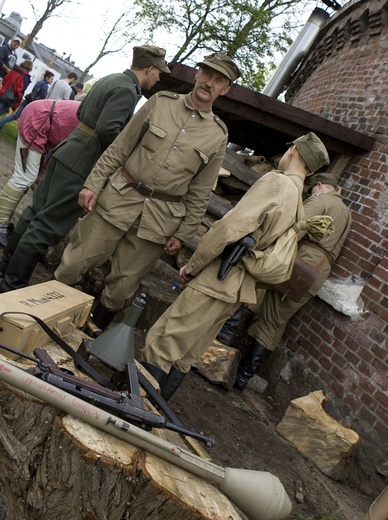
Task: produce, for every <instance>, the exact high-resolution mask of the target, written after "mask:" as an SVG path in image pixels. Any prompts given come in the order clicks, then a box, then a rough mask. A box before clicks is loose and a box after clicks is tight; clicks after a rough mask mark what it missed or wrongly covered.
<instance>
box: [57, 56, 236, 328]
mask: <svg viewBox="0 0 388 520" xmlns="http://www.w3.org/2000/svg"><path fill="white" fill-rule="evenodd" d="M198 65H199V70H198V71H197V74H196V83H195V86H194V89H193V91H192V92H191V93H190V94H186V95H178V94H175V93H172V92H159V93H158V94H155V95H154V96H152V97H151V98H150V100H149V101H148V102H147V103H146V104H145V105H143V106H142V107H141V108H140V110H139V111H138V112H137V113H136V114H135V116H134V117H133V118H132V119H131V121H130V123H129V124H128V125H127V126H126V127H125V128H124V130H123V131H122V132H121V134H120V135H119V136H118V137H117V139H116V140H115V141H114V142H113V143H112V145H111V146H110V147H109V148H108V149H107V150H106V151H105V153H104V154H103V155H102V156H101V158H100V159H99V161H98V162H97V163H96V166H95V167H94V168H93V170H92V172H91V173H90V175H89V177H88V178H87V179H86V182H85V184H84V189H83V190H82V191H81V192H80V196H79V204H80V206H82V207H83V208H84V209H85V210H89V211H90V210H92V209H93V211H91V212H90V213H89V214H88V215H86V217H84V218H83V219H82V220H81V221H80V222H79V223H78V224H77V226H76V227H75V229H74V232H73V234H72V237H71V241H70V243H69V245H68V247H67V248H66V250H65V252H64V255H63V258H62V262H61V264H60V266H59V267H58V269H57V271H56V272H55V277H56V279H57V280H59V281H61V282H64V283H66V284H69V285H74V284H76V283H77V282H78V281H79V280H80V279H81V277H82V275H83V274H84V273H85V272H86V271H87V270H88V269H90V268H92V267H96V266H99V265H102V264H103V263H104V262H105V261H106V260H107V259H109V258H111V272H110V274H109V275H108V276H107V278H106V280H105V288H104V291H103V292H102V295H101V300H100V302H99V303H98V305H97V307H96V308H95V309H94V311H93V321H94V322H95V323H96V324H97V325H98V326H99V327H101V328H102V329H104V328H105V327H106V326H107V325H108V324H109V323H110V321H111V320H112V319H113V317H114V316H115V314H116V312H117V311H118V310H120V309H121V308H122V306H123V305H124V303H125V301H126V300H127V299H129V298H131V297H132V296H133V295H134V293H135V291H136V289H137V286H138V284H139V282H140V280H141V279H142V278H143V277H144V276H146V275H147V274H148V273H149V272H150V271H151V270H152V268H153V267H154V265H155V263H156V262H157V260H158V258H159V256H160V254H161V252H162V251H163V250H164V251H165V252H166V253H167V254H170V255H174V254H176V253H177V252H178V251H179V250H180V249H181V247H182V244H183V242H184V241H186V242H190V240H191V239H192V238H193V236H194V235H195V232H196V230H197V228H198V226H199V224H200V222H201V218H202V216H203V214H204V213H205V210H206V206H207V202H208V199H209V196H210V192H211V189H212V187H213V185H214V182H215V180H216V178H217V175H218V172H219V169H220V167H221V164H222V161H223V158H224V153H225V148H226V145H227V142H228V133H227V128H226V126H225V124H224V123H223V122H222V121H221V120H220V119H219V118H218V117H217V116H215V115H214V114H213V112H212V104H213V102H214V101H215V100H216V99H217V97H218V96H223V95H225V94H226V93H227V92H228V91H229V89H230V86H231V83H232V82H233V81H234V80H236V79H237V78H238V77H239V76H240V75H241V73H240V71H239V69H238V67H237V65H236V64H235V63H234V62H233V61H232V60H231V59H230V58H229V57H228V56H226V55H225V54H223V53H216V54H212V55H210V56H207V57H206V58H205V59H204V61H203V62H201V63H198ZM108 179H109V180H108Z"/></svg>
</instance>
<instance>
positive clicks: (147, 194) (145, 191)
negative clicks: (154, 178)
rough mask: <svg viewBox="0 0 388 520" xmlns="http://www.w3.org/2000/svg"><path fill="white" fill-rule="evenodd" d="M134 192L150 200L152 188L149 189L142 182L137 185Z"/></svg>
mask: <svg viewBox="0 0 388 520" xmlns="http://www.w3.org/2000/svg"><path fill="white" fill-rule="evenodd" d="M136 190H137V191H139V193H141V192H143V193H142V195H143V194H144V196H145V197H149V198H151V197H152V195H153V193H154V189H153V188H150V187H149V186H147V185H146V184H143V183H142V182H138V183H137V186H136Z"/></svg>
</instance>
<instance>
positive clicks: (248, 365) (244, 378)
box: [234, 338, 269, 390]
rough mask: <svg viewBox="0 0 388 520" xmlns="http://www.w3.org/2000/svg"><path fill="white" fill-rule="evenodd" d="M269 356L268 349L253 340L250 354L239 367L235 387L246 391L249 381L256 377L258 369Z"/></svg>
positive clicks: (249, 350)
mask: <svg viewBox="0 0 388 520" xmlns="http://www.w3.org/2000/svg"><path fill="white" fill-rule="evenodd" d="M268 354H269V350H268V349H266V348H265V347H263V345H260V343H259V342H258V341H257V340H256V339H255V338H251V344H250V346H249V349H248V352H247V353H246V355H245V357H244V359H243V360H242V361H241V362H240V364H239V366H238V369H237V377H236V382H235V383H234V387H235V388H237V389H238V390H244V388H245V387H246V385H247V383H248V381H249V380H250V379H251V378H252V377H253V376H254V375H255V373H256V370H257V367H258V366H259V365H260V363H262V362H263V361H264V360H265V359H266V358H267V356H268Z"/></svg>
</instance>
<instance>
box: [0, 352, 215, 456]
mask: <svg viewBox="0 0 388 520" xmlns="http://www.w3.org/2000/svg"><path fill="white" fill-rule="evenodd" d="M0 348H2V349H4V350H8V351H9V352H12V353H13V354H17V355H18V356H21V357H24V358H26V359H29V360H30V361H33V362H34V363H36V365H37V366H36V367H32V368H29V369H27V370H26V372H28V373H30V374H32V375H33V376H35V377H37V378H39V379H41V380H43V381H46V383H49V384H51V385H52V386H55V387H56V388H59V389H61V390H63V391H65V392H67V393H69V394H71V395H73V396H75V397H77V398H78V399H81V400H82V401H86V402H87V403H89V404H91V405H93V406H96V407H97V408H101V409H102V410H105V411H106V412H109V413H112V414H115V415H116V416H117V417H120V418H121V419H124V420H126V421H128V422H132V423H136V424H137V425H138V426H139V427H140V428H142V429H145V430H150V429H152V428H166V429H168V430H172V431H174V432H177V433H179V434H181V435H186V436H189V437H193V438H194V439H197V440H200V441H201V442H203V443H205V445H206V446H212V445H213V444H214V439H212V438H211V437H207V436H205V435H202V434H201V433H199V432H196V431H193V430H190V429H188V428H186V427H185V426H184V425H183V423H182V422H181V421H180V419H179V418H178V417H177V416H176V414H175V412H173V410H172V409H169V406H168V405H167V403H166V402H165V401H164V399H163V398H162V397H161V396H160V394H159V393H158V392H157V391H156V390H155V389H154V387H153V386H152V385H151V383H149V384H148V385H147V384H146V383H145V381H144V380H146V378H145V377H144V376H141V377H140V379H141V381H142V382H143V383H144V384H145V386H146V387H147V388H146V391H147V393H149V394H152V398H153V399H152V400H153V401H154V402H155V404H157V405H159V406H158V408H159V409H163V410H164V413H165V415H166V416H167V417H168V418H169V419H170V420H167V419H166V418H165V417H163V416H162V415H159V414H156V413H153V412H150V411H148V410H146V409H145V408H144V402H143V398H142V397H141V396H140V387H139V383H138V375H140V374H138V373H137V368H136V365H135V364H134V363H133V364H132V363H128V364H127V367H126V374H127V381H128V390H129V392H128V395H127V394H126V393H125V392H119V391H114V390H110V389H109V388H105V387H104V386H102V385H99V384H96V383H92V382H90V381H87V380H85V379H81V378H79V377H77V376H75V375H74V373H73V372H71V371H70V370H67V369H64V368H61V367H59V366H58V365H57V364H56V363H55V361H54V360H53V359H52V358H51V356H50V355H49V354H48V352H47V351H46V350H45V349H43V348H36V349H35V350H34V352H33V353H34V356H35V357H34V356H30V355H28V354H25V353H24V352H21V351H19V350H17V349H14V348H12V347H8V346H6V345H2V344H0ZM146 381H147V382H148V380H146ZM162 401H164V403H163V402H162ZM163 410H162V411H163Z"/></svg>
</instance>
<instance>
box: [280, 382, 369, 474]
mask: <svg viewBox="0 0 388 520" xmlns="http://www.w3.org/2000/svg"><path fill="white" fill-rule="evenodd" d="M324 401H325V396H324V395H323V393H322V391H321V390H318V391H317V392H312V393H310V394H309V395H307V396H304V397H300V398H299V399H294V400H293V401H291V403H290V406H289V407H288V409H287V411H286V414H285V416H284V417H283V419H282V420H281V422H280V423H279V424H278V427H277V431H278V432H279V433H280V434H281V435H282V436H283V437H284V438H285V439H287V440H289V441H290V442H291V443H292V444H293V445H294V446H295V447H296V449H297V450H298V451H299V452H300V453H301V454H302V455H304V456H305V457H306V458H307V459H309V460H311V461H312V462H313V463H314V464H315V466H316V467H317V468H318V469H319V470H320V471H322V473H324V474H325V475H327V476H329V477H330V478H332V479H333V480H344V479H345V478H347V476H348V474H349V469H350V465H351V462H352V461H353V458H354V456H355V453H356V449H357V446H358V444H359V442H360V438H359V436H358V434H357V433H356V432H355V431H353V430H350V429H349V428H346V427H345V426H343V425H342V424H340V423H339V422H338V421H336V420H335V419H333V418H332V417H330V416H329V415H328V414H327V413H326V412H325V411H324V410H323V408H322V403H323V402H324Z"/></svg>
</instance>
